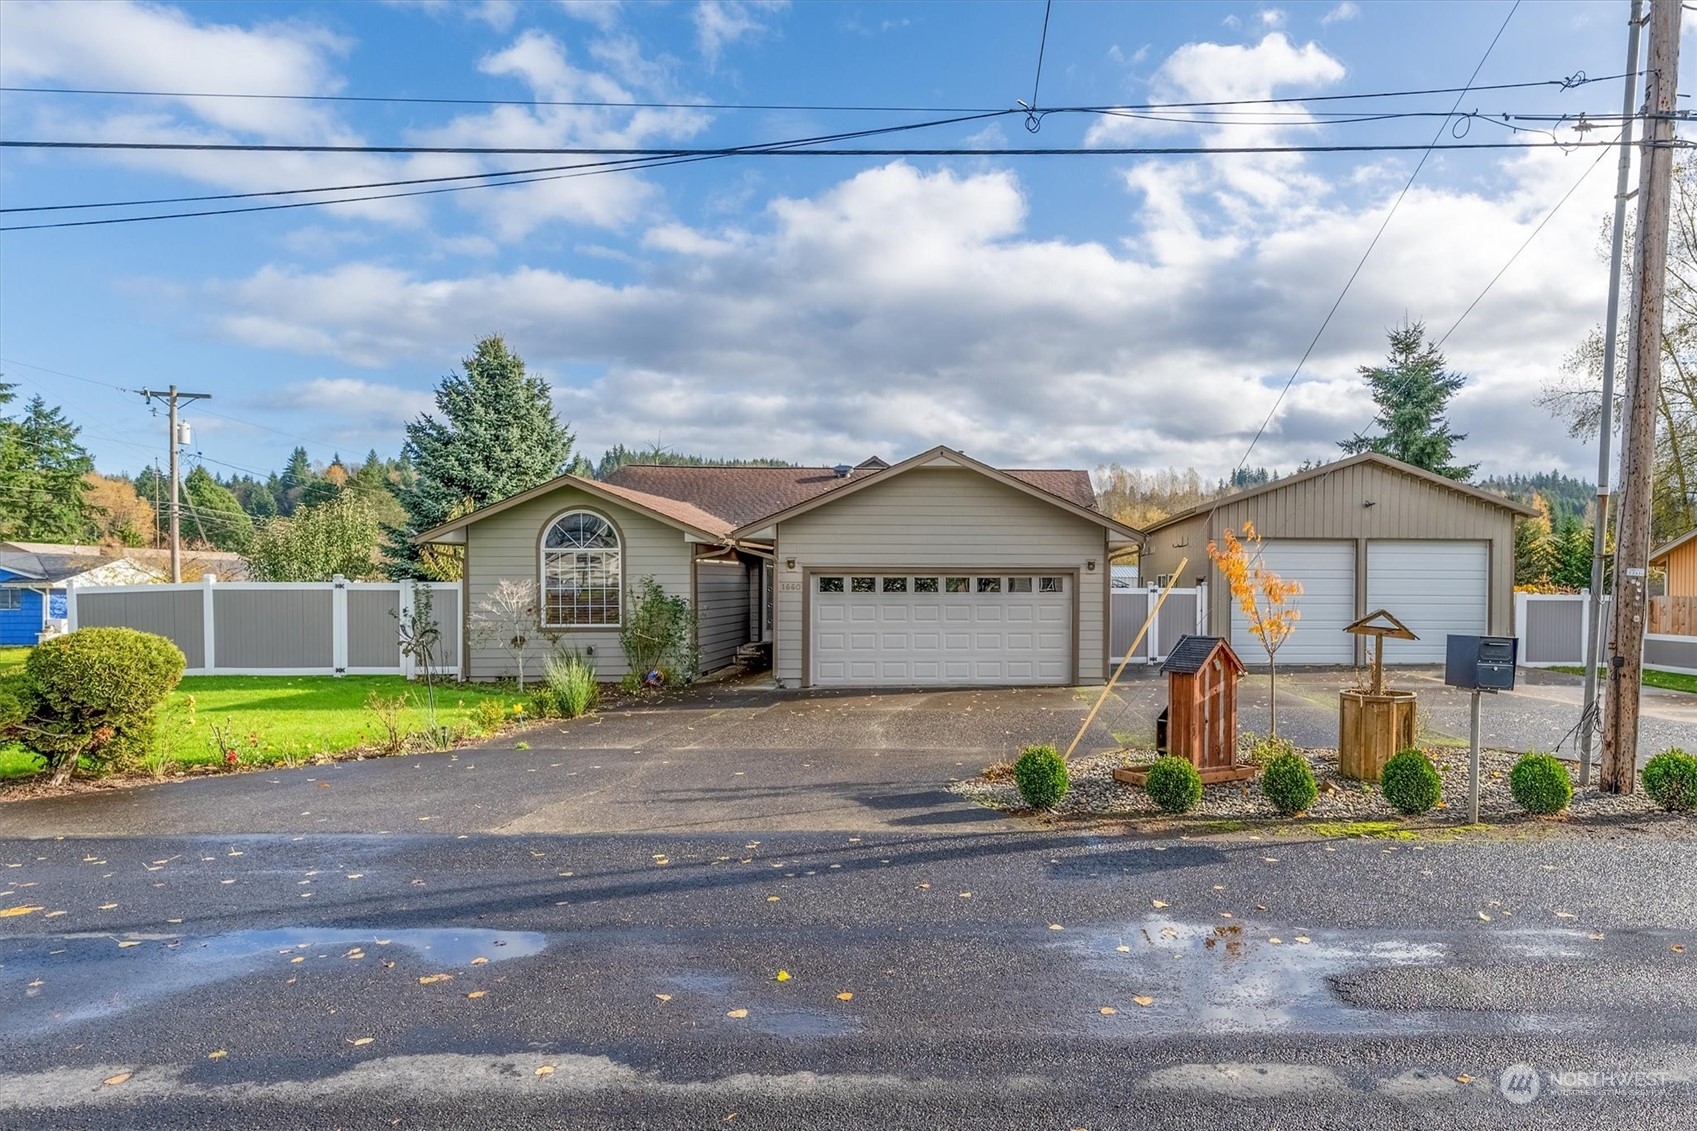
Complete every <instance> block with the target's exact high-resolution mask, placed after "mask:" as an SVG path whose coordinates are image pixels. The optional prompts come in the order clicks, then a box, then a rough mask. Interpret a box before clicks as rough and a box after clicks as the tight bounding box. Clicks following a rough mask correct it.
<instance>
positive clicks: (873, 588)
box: [849, 577, 878, 593]
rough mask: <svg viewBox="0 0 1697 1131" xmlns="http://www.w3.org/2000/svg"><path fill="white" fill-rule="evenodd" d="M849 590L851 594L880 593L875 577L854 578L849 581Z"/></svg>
mask: <svg viewBox="0 0 1697 1131" xmlns="http://www.w3.org/2000/svg"><path fill="white" fill-rule="evenodd" d="M849 590H850V591H851V592H854V593H876V592H877V591H878V581H877V578H873V577H856V578H852V579H850V581H849Z"/></svg>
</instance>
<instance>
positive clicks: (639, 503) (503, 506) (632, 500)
mask: <svg viewBox="0 0 1697 1131" xmlns="http://www.w3.org/2000/svg"><path fill="white" fill-rule="evenodd" d="M561 487H575V488H577V489H578V490H580V491H582V492H584V493H585V494H588V495H592V496H594V497H596V498H599V499H605V500H607V501H609V502H614V503H622V504H624V505H625V506H628V507H633V508H635V509H636V510H638V511H641V512H643V513H644V514H647V515H648V516H649V517H651V518H655V519H658V520H659V521H661V522H663V523H665V524H666V525H668V526H672V527H676V528H677V529H679V530H682V531H683V532H684V533H686V534H695V535H698V536H700V537H703V538H706V539H708V540H709V541H719V540H721V539H723V538H725V537H726V536H727V535H729V534H730V532H731V524H730V523H729V522H727V521H726V520H724V519H722V518H719V517H718V516H717V515H712V514H708V513H707V512H706V511H704V510H702V509H701V508H700V507H697V506H695V505H693V504H691V503H687V502H684V501H683V500H680V499H669V498H666V497H665V496H663V495H651V494H649V493H647V492H645V491H636V490H632V489H631V488H629V487H625V486H620V485H618V484H614V483H601V482H598V481H596V480H594V479H584V478H582V477H580V476H577V475H560V476H557V477H555V478H553V479H550V480H548V482H546V483H542V484H539V485H538V486H535V487H532V488H531V489H530V490H528V491H520V492H519V493H518V494H516V495H509V496H508V497H507V498H505V499H502V500H501V501H500V502H496V503H490V504H489V505H488V506H486V507H479V508H478V509H477V510H474V511H472V512H471V513H470V514H464V515H461V516H460V517H459V518H456V519H452V520H450V521H448V522H444V523H443V524H442V525H440V526H436V527H432V528H431V529H429V530H426V531H424V532H423V533H422V534H415V535H414V536H413V541H414V542H462V541H464V540H465V536H464V535H463V534H461V533H460V532H461V531H463V530H464V529H465V528H466V527H468V526H470V525H471V524H472V523H474V522H480V521H482V520H483V519H486V518H488V517H490V516H491V515H497V514H500V513H501V512H502V511H504V510H508V509H510V508H512V507H516V506H518V505H519V504H521V503H528V502H529V501H530V500H532V499H535V498H538V497H540V496H542V495H546V494H548V493H549V492H550V491H557V490H559V489H560V488H561ZM454 535H458V537H454Z"/></svg>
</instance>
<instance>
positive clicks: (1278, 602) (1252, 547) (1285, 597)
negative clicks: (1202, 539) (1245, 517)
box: [1208, 522, 1302, 735]
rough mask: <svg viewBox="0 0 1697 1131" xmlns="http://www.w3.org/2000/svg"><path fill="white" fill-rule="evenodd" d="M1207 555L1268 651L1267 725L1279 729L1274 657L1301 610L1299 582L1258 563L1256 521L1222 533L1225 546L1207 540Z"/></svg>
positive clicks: (1256, 635) (1258, 538)
mask: <svg viewBox="0 0 1697 1131" xmlns="http://www.w3.org/2000/svg"><path fill="white" fill-rule="evenodd" d="M1208 556H1209V557H1210V558H1212V559H1213V561H1214V564H1215V565H1217V566H1219V567H1220V575H1221V576H1222V577H1224V578H1225V579H1226V585H1227V586H1229V587H1230V588H1231V595H1232V600H1233V601H1236V602H1237V607H1238V608H1239V609H1241V610H1243V619H1244V620H1245V621H1246V622H1247V623H1248V626H1249V631H1250V632H1251V633H1253V634H1254V636H1255V639H1257V640H1259V641H1260V642H1261V647H1262V648H1264V649H1266V651H1267V712H1268V716H1269V718H1268V724H1267V729H1268V730H1269V731H1270V732H1271V733H1273V734H1275V735H1276V734H1278V733H1279V708H1278V700H1277V698H1276V695H1277V692H1278V667H1277V664H1276V661H1275V657H1277V655H1278V651H1279V648H1280V647H1281V646H1282V645H1283V644H1284V642H1285V641H1286V640H1288V639H1290V634H1291V633H1292V632H1295V631H1296V622H1297V621H1298V620H1299V619H1301V617H1302V611H1301V610H1300V609H1298V608H1297V607H1296V605H1295V603H1294V601H1295V598H1297V597H1300V596H1302V582H1300V581H1286V580H1285V579H1284V578H1282V577H1280V576H1279V575H1278V574H1276V573H1274V572H1273V571H1272V570H1270V569H1266V568H1265V567H1263V566H1262V565H1261V560H1262V559H1261V536H1260V535H1259V534H1257V533H1255V524H1254V523H1253V522H1246V523H1244V524H1243V537H1242V538H1239V537H1238V536H1237V535H1236V534H1233V533H1232V532H1231V531H1230V530H1227V531H1226V533H1225V548H1224V549H1221V548H1220V547H1219V545H1217V544H1216V543H1214V542H1212V541H1210V542H1209V543H1208Z"/></svg>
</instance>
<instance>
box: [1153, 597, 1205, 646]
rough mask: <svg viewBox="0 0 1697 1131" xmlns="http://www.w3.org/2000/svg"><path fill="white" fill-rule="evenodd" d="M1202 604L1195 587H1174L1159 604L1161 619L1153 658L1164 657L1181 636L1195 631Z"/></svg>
mask: <svg viewBox="0 0 1697 1131" xmlns="http://www.w3.org/2000/svg"><path fill="white" fill-rule="evenodd" d="M1201 606H1202V593H1201V591H1200V590H1197V589H1174V590H1173V591H1172V592H1171V593H1168V594H1167V600H1166V603H1165V604H1163V605H1162V606H1161V619H1160V622H1159V624H1158V625H1157V627H1158V628H1159V629H1160V632H1158V633H1156V635H1155V658H1157V659H1165V658H1166V657H1167V654H1168V653H1170V652H1171V651H1172V650H1173V646H1174V645H1175V644H1177V643H1178V638H1179V637H1181V636H1189V635H1191V634H1192V633H1194V632H1196V626H1197V623H1198V618H1197V610H1198V609H1200V608H1201Z"/></svg>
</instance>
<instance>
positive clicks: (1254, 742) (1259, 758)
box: [1243, 732, 1296, 766]
mask: <svg viewBox="0 0 1697 1131" xmlns="http://www.w3.org/2000/svg"><path fill="white" fill-rule="evenodd" d="M1243 737H1244V743H1243V745H1244V748H1245V750H1246V751H1247V753H1248V756H1249V763H1250V765H1253V766H1265V765H1267V763H1269V762H1271V761H1272V760H1273V759H1274V758H1277V757H1278V756H1279V755H1281V754H1295V753H1296V743H1294V742H1292V741H1291V740H1290V739H1288V738H1281V737H1279V736H1278V735H1276V734H1255V733H1252V732H1245V733H1244V736H1243Z"/></svg>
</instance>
